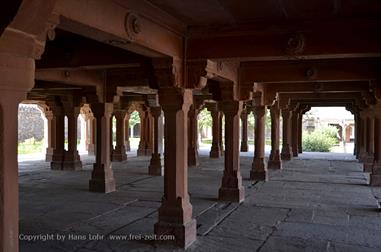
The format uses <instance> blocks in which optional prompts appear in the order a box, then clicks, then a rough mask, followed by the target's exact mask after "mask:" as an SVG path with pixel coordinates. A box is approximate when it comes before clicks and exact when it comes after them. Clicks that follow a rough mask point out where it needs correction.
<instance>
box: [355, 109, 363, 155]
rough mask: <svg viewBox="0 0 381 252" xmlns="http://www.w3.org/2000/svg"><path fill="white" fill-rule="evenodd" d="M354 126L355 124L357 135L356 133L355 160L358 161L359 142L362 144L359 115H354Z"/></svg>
mask: <svg viewBox="0 0 381 252" xmlns="http://www.w3.org/2000/svg"><path fill="white" fill-rule="evenodd" d="M355 118H356V124H357V128H356V130H357V133H356V158H357V159H358V160H360V149H361V142H362V139H361V137H362V120H361V117H360V113H359V112H357V113H356V117H355Z"/></svg>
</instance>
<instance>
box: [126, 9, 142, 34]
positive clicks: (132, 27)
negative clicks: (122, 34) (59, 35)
mask: <svg viewBox="0 0 381 252" xmlns="http://www.w3.org/2000/svg"><path fill="white" fill-rule="evenodd" d="M124 28H125V30H126V34H127V37H128V40H130V41H135V40H136V38H137V36H138V35H139V33H140V32H141V31H142V27H141V22H140V17H139V16H138V15H137V14H136V13H133V12H128V13H127V14H126V17H125V20H124Z"/></svg>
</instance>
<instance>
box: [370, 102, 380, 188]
mask: <svg viewBox="0 0 381 252" xmlns="http://www.w3.org/2000/svg"><path fill="white" fill-rule="evenodd" d="M374 109H375V110H374V115H375V118H374V162H373V167H372V171H371V174H370V185H371V186H381V108H380V105H377V106H375V108H374Z"/></svg>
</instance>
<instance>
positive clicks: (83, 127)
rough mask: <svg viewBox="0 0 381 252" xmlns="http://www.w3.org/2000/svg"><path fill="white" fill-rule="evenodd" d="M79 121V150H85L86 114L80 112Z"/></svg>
mask: <svg viewBox="0 0 381 252" xmlns="http://www.w3.org/2000/svg"><path fill="white" fill-rule="evenodd" d="M78 118H79V122H80V128H81V141H80V143H79V146H80V147H79V148H80V150H87V142H88V141H87V126H86V115H84V114H80V116H79V117H78Z"/></svg>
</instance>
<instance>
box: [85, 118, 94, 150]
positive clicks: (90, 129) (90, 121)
mask: <svg viewBox="0 0 381 252" xmlns="http://www.w3.org/2000/svg"><path fill="white" fill-rule="evenodd" d="M95 123H96V122H95V119H94V116H93V114H91V115H89V116H88V118H87V120H86V128H87V140H88V144H87V153H88V155H95Z"/></svg>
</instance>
